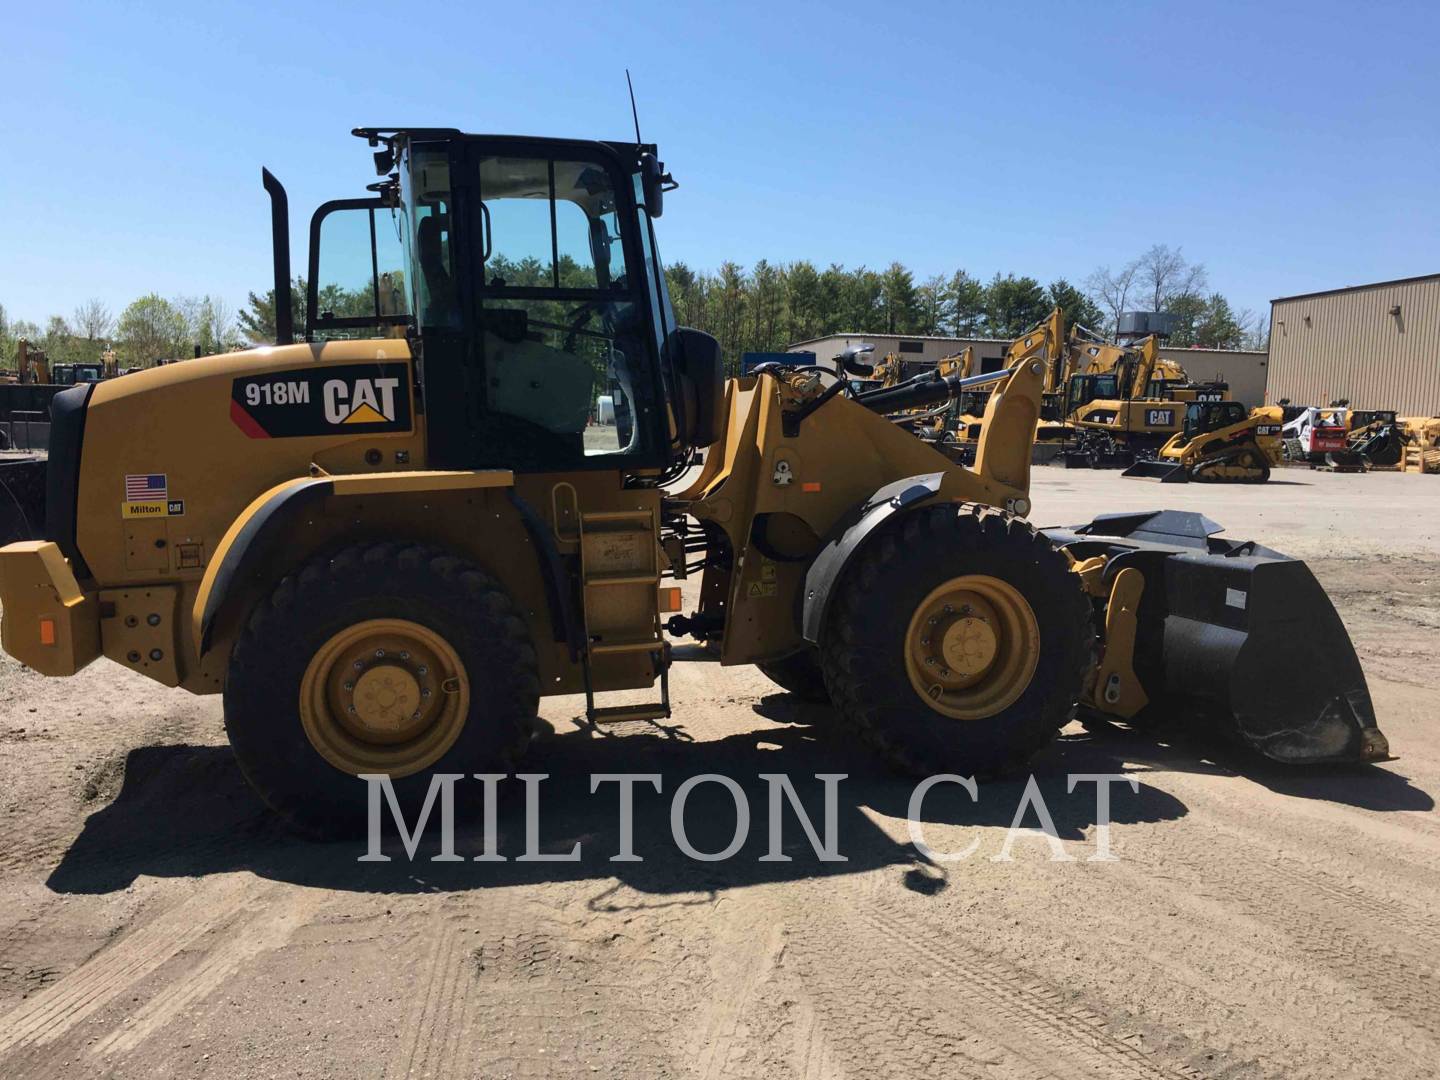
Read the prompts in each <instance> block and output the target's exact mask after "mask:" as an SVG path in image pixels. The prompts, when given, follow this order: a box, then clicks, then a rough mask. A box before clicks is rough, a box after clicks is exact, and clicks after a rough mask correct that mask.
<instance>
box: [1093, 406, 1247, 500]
mask: <svg viewBox="0 0 1440 1080" xmlns="http://www.w3.org/2000/svg"><path fill="white" fill-rule="evenodd" d="M1261 423H1262V421H1261V420H1260V419H1259V418H1257V417H1254V416H1251V415H1250V414H1248V413H1247V412H1246V411H1245V406H1244V405H1242V404H1240V402H1238V401H1192V402H1191V403H1190V404H1189V405H1187V406H1185V422H1184V424H1183V426H1182V427H1181V429H1180V431H1179V432H1177V433H1176V434H1174V435H1172V436H1171V437H1170V439H1169V441H1167V442H1166V443H1165V445H1164V446H1162V447H1161V448H1160V451H1159V453H1158V454H1157V455H1156V456H1155V457H1154V458H1151V459H1149V460H1145V461H1137V462H1136V463H1135V464H1134V465H1132V466H1130V468H1128V469H1126V470H1125V471H1124V472H1123V473H1122V474H1121V475H1122V476H1133V477H1139V478H1141V479H1145V480H1159V481H1161V482H1162V483H1169V484H1174V483H1182V484H1183V483H1185V482H1187V481H1190V480H1195V481H1199V482H1202V483H1230V484H1262V483H1264V482H1265V481H1266V480H1269V479H1270V464H1269V460H1268V458H1267V456H1266V453H1265V450H1264V449H1263V448H1262V447H1261V445H1260V437H1259V434H1258V433H1259V429H1260V426H1261Z"/></svg>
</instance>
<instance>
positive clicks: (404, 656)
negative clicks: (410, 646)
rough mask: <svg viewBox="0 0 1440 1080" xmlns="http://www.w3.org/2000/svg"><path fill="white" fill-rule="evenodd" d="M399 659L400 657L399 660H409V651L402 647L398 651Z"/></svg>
mask: <svg viewBox="0 0 1440 1080" xmlns="http://www.w3.org/2000/svg"><path fill="white" fill-rule="evenodd" d="M400 659H401V660H409V659H410V653H409V651H408V650H403V649H402V650H401V652H400Z"/></svg>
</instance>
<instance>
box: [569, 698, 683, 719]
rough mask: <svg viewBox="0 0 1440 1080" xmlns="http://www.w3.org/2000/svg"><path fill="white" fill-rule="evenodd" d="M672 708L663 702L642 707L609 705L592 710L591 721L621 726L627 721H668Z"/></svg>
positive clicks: (642, 705) (590, 713) (641, 705)
mask: <svg viewBox="0 0 1440 1080" xmlns="http://www.w3.org/2000/svg"><path fill="white" fill-rule="evenodd" d="M669 718H670V708H669V706H668V705H666V704H665V703H664V702H663V701H657V702H654V703H653V704H640V705H607V706H605V707H604V708H603V709H591V710H590V712H589V720H590V722H591V723H592V724H619V723H623V722H625V721H626V720H668V719H669Z"/></svg>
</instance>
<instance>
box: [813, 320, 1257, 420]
mask: <svg viewBox="0 0 1440 1080" xmlns="http://www.w3.org/2000/svg"><path fill="white" fill-rule="evenodd" d="M861 342H866V343H868V344H871V345H874V346H875V353H874V356H875V359H877V360H878V359H879V358H880V357H882V356H884V355H885V354H886V353H894V354H895V355H896V356H898V357H900V359H901V360H904V361H908V362H918V363H919V364H923V365H932V364H934V363H935V362H936V361H937V360H940V359H942V358H944V357H946V356H954V355H955V354H956V353H958V352H960V350H961V349H963V348H965V346H966V345H973V346H974V347H975V358H976V361H977V365H978V366H977V374H984V373H986V372H991V371H999V370H1000V368H1001V367H1002V366H1004V363H1005V352H1006V350H1008V349H1009V348H1010V339H1009V338H955V337H933V336H924V335H916V336H912V337H902V336H899V335H895V334H854V333H848V334H832V335H830V336H829V337H823V338H812V339H811V340H809V341H797V342H796V343H795V344H793V345H791V346H790V352H813V353H814V354H815V355H816V356H817V357H818V358H819V359H820V360H821V361H825V360H829V359H830V358H831V357H833V356H835V354H837V353H838V352H840V350H841V349H843V348H845V347H846V346H847V345H855V344H859V343H861ZM1160 355H1161V356H1163V357H1164V358H1165V359H1167V360H1173V361H1175V362H1176V363H1178V364H1180V365H1181V366H1182V367H1183V368H1184V369H1185V372H1186V374H1188V375H1189V376H1190V377H1191V378H1192V379H1195V380H1197V381H1206V382H1208V381H1211V380H1216V381H1219V382H1225V383H1228V384H1229V385H1230V396H1231V397H1233V398H1234V399H1235V400H1236V401H1241V402H1244V403H1245V405H1246V406H1247V407H1249V408H1254V407H1255V406H1256V405H1259V404H1261V403H1262V402H1264V400H1265V381H1266V372H1267V370H1268V369H1267V367H1266V359H1267V357H1266V354H1265V353H1263V352H1255V351H1253V350H1250V349H1182V348H1168V347H1164V348H1161V350H1160Z"/></svg>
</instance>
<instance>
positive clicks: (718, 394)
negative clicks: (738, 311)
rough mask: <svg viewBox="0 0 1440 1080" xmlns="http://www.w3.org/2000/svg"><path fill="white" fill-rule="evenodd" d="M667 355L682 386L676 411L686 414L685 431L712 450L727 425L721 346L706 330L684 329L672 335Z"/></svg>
mask: <svg viewBox="0 0 1440 1080" xmlns="http://www.w3.org/2000/svg"><path fill="white" fill-rule="evenodd" d="M665 351H666V353H667V354H668V355H669V357H670V359H671V360H672V361H673V362H674V365H675V372H676V375H677V376H678V380H677V381H678V383H679V385H678V386H676V388H675V393H676V396H677V398H678V400H677V401H676V402H675V403H674V404H675V411H676V412H677V413H680V412H682V411H683V414H684V418H685V420H684V422H685V431H686V432H687V434H688V436H689V438H690V441H691V443H692V444H694V445H695V446H710V445H712V444H713V443H715V442H716V441H718V440H719V438H720V432H721V430H722V429H723V428H724V425H725V376H724V368H723V367H722V365H721V362H720V342H718V341H716V340H715V339H714V338H713V337H711V336H710V335H709V334H707V333H705V332H704V331H703V330H692V329H691V328H690V327H688V326H682V327H680V328H679V329H678V330H674V331H672V332H671V334H670V339H669V340H668V341H667V342H666V343H665Z"/></svg>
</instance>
